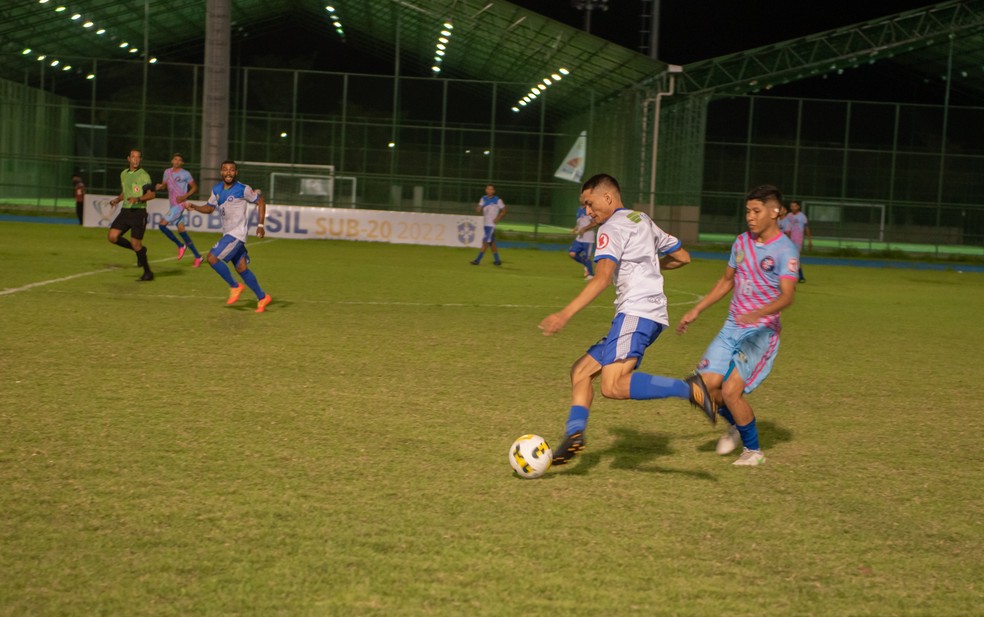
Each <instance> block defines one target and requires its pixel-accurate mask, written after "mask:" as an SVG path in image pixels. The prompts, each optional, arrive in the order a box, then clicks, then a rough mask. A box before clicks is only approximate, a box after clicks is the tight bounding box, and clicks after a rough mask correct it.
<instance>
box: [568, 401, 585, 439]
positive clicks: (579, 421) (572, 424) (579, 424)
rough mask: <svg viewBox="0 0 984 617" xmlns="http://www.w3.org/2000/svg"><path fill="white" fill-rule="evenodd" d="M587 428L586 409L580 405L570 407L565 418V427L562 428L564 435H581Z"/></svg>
mask: <svg viewBox="0 0 984 617" xmlns="http://www.w3.org/2000/svg"><path fill="white" fill-rule="evenodd" d="M587 427H588V408H587V407H581V406H580V405H572V406H571V413H570V415H568V416H567V426H565V427H564V434H565V435H573V434H574V433H583V432H584V429H586V428H587Z"/></svg>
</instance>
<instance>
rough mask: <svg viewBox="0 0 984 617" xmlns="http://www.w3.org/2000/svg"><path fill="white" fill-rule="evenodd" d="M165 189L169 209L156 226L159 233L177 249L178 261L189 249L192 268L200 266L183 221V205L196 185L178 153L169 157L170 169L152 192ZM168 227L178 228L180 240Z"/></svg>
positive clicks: (200, 259)
mask: <svg viewBox="0 0 984 617" xmlns="http://www.w3.org/2000/svg"><path fill="white" fill-rule="evenodd" d="M165 187H167V198H168V201H169V203H170V208H169V209H168V211H167V214H166V215H164V220H163V221H161V222H160V224H159V225H158V226H159V227H160V230H161V233H163V234H164V235H165V236H167V238H168V239H169V240H170V241H171V242H173V243H174V244H175V245H176V246H177V247H178V259H181V258H182V257H184V254H185V251H186V250H187V249H191V253H192V255H194V256H195V263H194V267H195V268H197V267H198V266H200V265H202V256H201V254H200V253H199V252H198V249H197V248H195V243H194V242H192V241H191V236H189V235H188V232H187V231H185V225H184V224H185V219H186V218H187V216H186V214H185V211H186V210H187V209H186V208H185V203H187V201H188V198H189V197H191V196H192V195H194V194H195V193H196V192H197V191H198V183H197V182H195V178H194V177H193V176H192V175H191V172H190V171H188V170H187V169H185V168H184V155H183V154H181V153H180V152H175V153H174V154H173V155H171V167H170V168H168V169H165V170H164V177H163V178H162V179H161V181H160V183H158V185H157V186H156V187H154V190H156V191H159V190H161V189H162V188H165ZM168 225H176V226H177V227H178V233H179V234H181V239H182V240H184V242H181V240H178V238H177V237H176V236H175V235H174V233H173V232H172V231H171V230H170V229H168V228H167V227H168Z"/></svg>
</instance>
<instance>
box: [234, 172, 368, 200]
mask: <svg viewBox="0 0 984 617" xmlns="http://www.w3.org/2000/svg"><path fill="white" fill-rule="evenodd" d="M240 168H249V169H250V170H251V172H252V173H251V175H252V176H253V177H266V178H268V181H267V183H266V186H263V187H255V188H260V189H262V190H263V193H264V195H266V200H267V203H273V204H285V205H295V206H322V207H340V208H354V207H355V200H356V179H355V178H354V177H352V176H337V175H335V166H334V165H290V164H287V163H270V162H256V161H249V162H244V163H241V164H240ZM257 172H259V173H257Z"/></svg>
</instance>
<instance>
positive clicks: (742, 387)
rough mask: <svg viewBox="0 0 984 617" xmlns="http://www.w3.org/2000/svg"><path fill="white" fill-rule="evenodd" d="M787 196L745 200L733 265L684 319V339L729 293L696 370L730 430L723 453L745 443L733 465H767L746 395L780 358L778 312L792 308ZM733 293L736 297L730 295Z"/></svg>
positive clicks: (774, 191) (759, 191) (761, 191)
mask: <svg viewBox="0 0 984 617" xmlns="http://www.w3.org/2000/svg"><path fill="white" fill-rule="evenodd" d="M781 208H782V193H780V192H779V189H778V188H776V187H774V186H772V185H763V186H760V187H757V188H755V189H753V190H752V191H751V192H749V193H748V195H747V196H746V201H745V221H746V223H747V224H748V231H747V232H746V233H743V234H741V235H740V236H738V237H737V238H736V239H735V242H734V244H733V245H732V247H731V258H730V259H729V260H728V267H727V268H725V270H724V276H722V277H721V278H720V279H719V280H718V282H717V283H715V284H714V287H713V288H711V291H710V292H708V294H707V295H706V296H704V297H703V298H702V299H701V300H700V302H698V303H697V304H696V305H695V306H694V308H692V309H690V310H689V311H687V313H686V314H685V315H684V316H683V317H682V318H681V319H680V323H679V325H678V326H677V332H678V333H680V334H683V333H684V332H686V331H687V329H688V327H689V326H690V324H692V323H693V322H694V321H696V320H697V317H698V316H700V314H701V312H703V311H704V310H705V309H706V308H708V307H709V306H711V305H712V304H714V303H715V302H717V301H718V300H720V299H721V298H723V297H725V296H726V295H728V294H729V293H731V294H732V295H731V306H730V308H729V309H728V318H727V319H726V320H725V322H724V326H723V327H722V328H721V331H720V332H719V333H718V335H717V337H716V338H715V339H714V340H713V341H712V342H711V344H710V346H708V348H707V351H705V352H704V357H703V358H702V359H701V361H700V363H699V364H698V365H697V372H699V373H700V374H701V375H702V376H703V378H704V383H705V384H707V389H708V391H709V392H710V394H711V397H712V398H713V399H714V402H715V403H716V404H717V405H718V414H720V415H721V416H722V417H723V418H724V419H725V420H727V421H728V423H729V424H730V425H731V427H730V428H729V430H728V433H727V434H725V435H724V436H723V437H721V439H719V440H718V444H717V452H718V454H729V453H731V452H732V451H733V450H734V449H735V448H737V447H738V446H739V445H743V446H744V449H743V450H742V453H741V456H740V457H738V460H736V461H735V462H734V464H735V465H742V466H754V465H761V464H762V463H764V462H765V455H764V454H762V449H761V448H760V446H759V435H758V429H757V428H756V425H755V413H754V412H753V411H752V407H751V405H749V404H748V401H747V400H746V399H745V395H746V394H748V393H750V392H751V391H752V390H754V389H755V388H757V387H758V386H759V384H761V383H762V381H763V380H764V379H765V378H766V376H768V374H769V372H770V371H771V370H772V364H773V363H774V362H775V359H776V354H777V353H778V352H779V333H780V331H781V330H782V324H781V323H780V321H779V314H780V312H781V311H782V309H784V308H786V307H787V306H789V305H791V304H792V303H793V296H794V295H795V293H796V279H797V277H798V272H799V251H797V250H796V246H795V245H794V244H793V242H792V241H791V240H790V239H789V238H787V237H786V235H785V234H784V233H782V232H781V231H780V230H779V224H778V221H779V214H780V211H781ZM732 292H733V293H732Z"/></svg>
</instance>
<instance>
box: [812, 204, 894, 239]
mask: <svg viewBox="0 0 984 617" xmlns="http://www.w3.org/2000/svg"><path fill="white" fill-rule="evenodd" d="M801 204H802V205H803V213H804V214H806V217H807V219H808V220H809V221H810V228H811V229H812V230H813V233H814V234H816V233H817V232H818V231H819V232H820V235H824V236H837V237H842V238H863V239H866V240H873V239H875V238H872V236H875V235H876V236H877V240H878V242H884V241H885V204H875V203H870V204H869V203H861V202H843V201H809V202H807V201H803V202H801ZM828 231H829V232H830V233H827V232H828Z"/></svg>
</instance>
